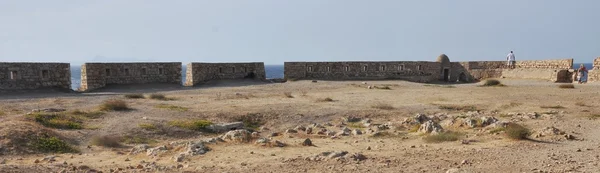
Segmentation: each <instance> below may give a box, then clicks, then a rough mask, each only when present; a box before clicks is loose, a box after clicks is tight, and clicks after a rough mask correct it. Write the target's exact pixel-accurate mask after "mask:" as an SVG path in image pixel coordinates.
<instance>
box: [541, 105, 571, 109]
mask: <svg viewBox="0 0 600 173" xmlns="http://www.w3.org/2000/svg"><path fill="white" fill-rule="evenodd" d="M540 108H544V109H564V108H565V107H564V106H561V105H554V106H540Z"/></svg>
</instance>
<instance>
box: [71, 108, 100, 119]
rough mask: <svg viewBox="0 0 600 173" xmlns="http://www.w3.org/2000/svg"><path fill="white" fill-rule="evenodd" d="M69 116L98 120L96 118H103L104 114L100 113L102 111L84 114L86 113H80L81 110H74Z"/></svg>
mask: <svg viewBox="0 0 600 173" xmlns="http://www.w3.org/2000/svg"><path fill="white" fill-rule="evenodd" d="M69 114H70V115H76V116H80V117H84V118H89V119H96V118H100V117H102V115H104V112H100V111H93V112H84V111H80V110H74V111H71V112H69Z"/></svg>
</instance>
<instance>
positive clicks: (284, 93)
mask: <svg viewBox="0 0 600 173" xmlns="http://www.w3.org/2000/svg"><path fill="white" fill-rule="evenodd" d="M283 95H284V96H285V97H287V98H294V96H293V95H292V92H283Z"/></svg>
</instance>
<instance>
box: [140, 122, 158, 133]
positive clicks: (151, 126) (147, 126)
mask: <svg viewBox="0 0 600 173" xmlns="http://www.w3.org/2000/svg"><path fill="white" fill-rule="evenodd" d="M138 127H140V128H141V129H144V130H149V131H152V130H156V129H158V128H157V127H156V125H154V124H150V123H140V124H138Z"/></svg>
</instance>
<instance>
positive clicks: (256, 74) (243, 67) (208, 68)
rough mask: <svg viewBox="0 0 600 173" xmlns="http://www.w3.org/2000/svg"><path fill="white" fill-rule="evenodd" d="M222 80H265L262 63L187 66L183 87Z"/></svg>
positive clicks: (197, 64) (193, 64) (190, 64)
mask: <svg viewBox="0 0 600 173" xmlns="http://www.w3.org/2000/svg"><path fill="white" fill-rule="evenodd" d="M223 79H257V80H265V79H266V74H265V65H264V63H262V62H249V63H197V62H192V63H189V64H187V70H186V79H185V86H195V85H197V84H201V83H205V82H208V81H211V80H223Z"/></svg>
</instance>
